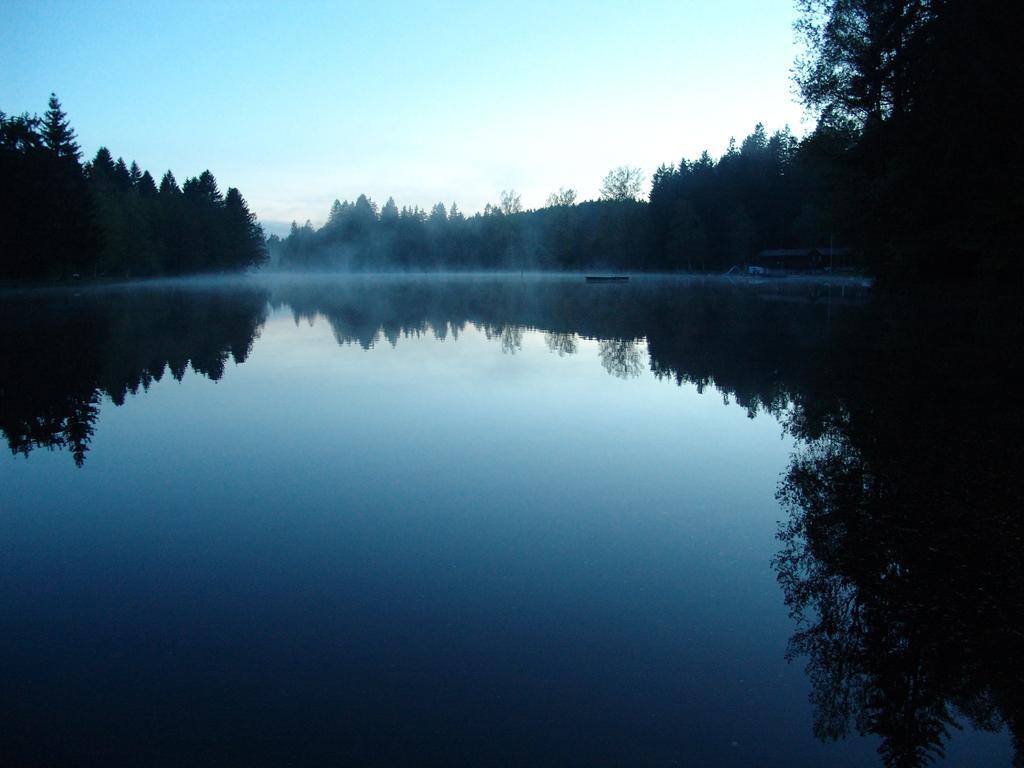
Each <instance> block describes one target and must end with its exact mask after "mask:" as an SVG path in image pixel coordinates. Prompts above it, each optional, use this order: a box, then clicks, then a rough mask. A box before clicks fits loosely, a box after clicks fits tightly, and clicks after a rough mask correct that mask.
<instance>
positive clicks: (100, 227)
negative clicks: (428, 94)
mask: <svg viewBox="0 0 1024 768" xmlns="http://www.w3.org/2000/svg"><path fill="white" fill-rule="evenodd" d="M797 8H798V17H797V22H796V30H797V32H798V34H799V35H800V37H801V38H802V39H803V41H804V44H805V45H804V51H805V52H804V54H803V55H802V56H801V57H800V58H799V59H798V61H797V62H796V68H795V70H794V84H795V86H796V89H797V92H798V94H799V97H800V99H801V101H802V103H803V104H804V106H805V107H806V108H807V110H808V113H809V114H810V115H811V116H812V117H813V118H814V120H815V126H814V128H813V130H811V131H810V132H809V133H808V134H807V135H806V136H804V137H802V138H798V137H796V136H795V135H794V134H793V133H792V132H791V131H790V130H789V128H782V129H779V130H775V131H774V132H772V133H769V131H768V130H766V128H765V126H764V125H762V124H758V125H757V126H756V127H755V128H754V129H753V131H752V132H751V133H750V134H749V135H748V136H747V137H745V138H744V139H742V141H740V142H738V143H737V142H736V141H735V140H732V141H730V142H729V144H728V148H727V150H726V151H725V153H724V154H722V155H721V156H720V157H718V158H717V159H715V158H713V157H712V156H711V154H710V153H709V152H707V151H705V152H703V153H702V154H701V155H700V156H699V157H697V158H695V159H692V158H691V159H688V158H683V159H681V160H679V161H675V160H674V159H673V160H672V161H670V162H666V163H665V164H663V165H661V166H660V167H659V168H657V169H655V170H654V171H653V173H652V174H651V178H650V185H649V192H646V191H645V190H646V189H647V187H646V181H647V179H646V177H645V173H644V171H643V170H641V169H638V168H633V167H628V166H623V167H620V168H616V169H614V170H612V171H610V172H609V173H608V175H607V176H606V177H605V179H604V183H603V184H602V186H601V191H600V195H599V199H596V200H586V201H579V200H577V197H578V195H577V193H576V191H575V190H574V189H571V188H563V189H559V190H558V191H557V192H553V193H552V194H551V195H550V196H549V198H548V200H547V202H546V204H545V205H544V206H542V207H540V208H537V209H533V210H524V207H523V205H522V202H521V198H520V196H519V195H517V194H516V193H515V192H514V191H512V190H506V191H503V192H502V193H501V195H500V199H499V200H498V201H497V202H496V203H494V204H489V205H487V206H486V207H485V208H484V210H483V211H480V212H476V213H472V214H471V215H468V216H467V215H465V214H464V213H463V212H462V211H460V210H459V208H458V207H457V205H456V204H455V203H452V204H451V205H450V207H446V206H445V204H444V203H437V204H436V205H434V206H433V208H432V209H431V210H429V211H427V210H423V209H421V208H419V207H415V206H414V207H411V208H410V207H402V208H399V207H398V204H396V202H395V201H394V199H392V198H389V199H388V200H387V201H386V202H385V203H384V204H383V205H379V204H378V203H376V202H374V201H372V200H371V199H369V198H368V197H367V196H366V195H359V196H358V197H357V198H356V199H355V201H354V202H350V201H344V202H343V201H340V200H336V201H335V202H334V204H333V205H332V206H331V209H330V211H329V212H328V215H327V219H326V221H325V223H324V224H323V225H322V226H320V227H319V228H317V227H314V226H313V225H312V223H311V222H310V221H308V220H307V222H306V223H305V224H304V225H299V224H298V223H297V222H293V223H292V227H291V231H290V232H289V233H288V234H287V235H286V236H285V237H283V238H279V237H277V236H276V235H272V236H271V237H270V238H269V239H268V240H266V241H264V238H263V231H262V229H261V227H260V225H259V224H258V223H257V221H256V218H255V216H254V215H253V214H252V212H251V211H249V209H248V206H247V204H246V202H245V200H244V198H243V197H242V195H241V193H240V192H239V191H238V190H237V189H235V188H229V189H228V190H227V192H226V193H225V194H223V195H222V194H221V192H220V191H219V189H218V186H217V182H216V179H215V178H214V177H213V175H212V174H211V173H210V172H209V171H204V172H203V173H202V174H200V175H199V176H198V177H195V178H190V179H187V180H186V181H185V183H184V184H183V185H182V186H181V187H179V186H178V184H177V182H176V180H175V178H174V176H173V174H171V172H170V171H168V172H167V173H165V174H164V175H163V177H162V179H161V181H160V183H159V185H157V183H156V181H155V179H154V177H153V176H151V175H150V174H149V172H148V171H142V170H141V169H140V168H139V167H138V166H137V165H136V164H135V163H132V164H131V165H127V164H126V163H125V162H124V161H123V160H121V159H118V160H117V161H114V160H113V157H112V155H111V154H110V152H109V151H108V150H106V149H105V148H101V149H100V150H99V151H98V152H97V153H96V156H95V157H94V158H93V159H92V160H91V161H90V162H87V163H84V164H83V163H82V162H81V153H80V150H79V147H78V145H77V143H76V142H75V133H74V131H73V130H72V129H71V127H70V125H69V122H68V119H67V116H66V115H65V114H64V113H63V111H62V110H61V107H60V103H59V101H58V100H57V98H56V96H51V99H50V104H49V110H48V111H47V112H46V113H45V115H44V116H43V117H42V118H38V117H35V116H30V115H28V114H24V115H21V116H13V117H9V116H7V115H4V114H3V113H0V279H7V280H14V281H17V280H45V279H62V278H63V279H66V278H68V277H71V276H74V275H80V276H144V275H160V274H181V273H192V272H202V271H212V270H237V269H244V268H247V267H252V266H259V265H260V264H262V263H264V261H265V260H267V259H268V257H269V261H270V263H271V264H273V265H274V266H276V267H280V268H285V269H315V270H321V269H348V270H366V271H377V270H475V269H500V270H516V271H518V270H525V269H531V270H532V269H540V270H585V269H593V268H606V269H616V270H632V271H700V272H708V271H720V272H724V271H728V270H730V269H732V268H734V267H739V268H742V267H743V266H745V265H746V264H748V263H750V262H751V261H752V260H754V259H756V256H757V254H758V253H760V252H761V251H763V250H765V249H796V248H803V249H809V248H818V249H819V250H820V249H824V248H829V249H832V248H833V247H839V248H841V249H842V250H843V251H844V252H847V253H849V254H851V256H850V257H848V258H845V259H844V263H843V264H842V265H837V266H842V267H843V268H848V269H857V270H859V271H863V272H867V273H871V274H874V275H876V276H878V277H882V278H886V279H895V280H899V279H904V278H906V279H920V278H922V277H928V278H930V279H938V280H944V279H955V280H963V279H965V278H971V277H985V278H986V279H988V280H991V281H993V282H1005V280H1006V279H1007V278H1012V277H1014V276H1015V275H1016V273H1015V272H1014V266H1015V265H1014V263H1013V260H1012V258H1011V257H1010V254H1011V253H1012V250H1013V248H1014V247H1015V246H1014V244H1013V242H1012V240H1011V233H1012V232H1013V231H1014V224H1015V223H1016V222H1017V221H1018V220H1019V219H1020V217H1021V214H1022V213H1024V193H1022V191H1021V188H1020V185H1019V184H1018V183H1017V179H1019V178H1020V175H1021V172H1022V170H1024V141H1022V140H1021V138H1020V133H1019V131H1018V130H1016V126H1015V125H1014V124H1013V122H1012V117H1011V116H1010V114H1011V110H1009V109H1007V105H1008V104H1012V103H1015V102H1016V101H1019V100H1020V97H1021V96H1022V95H1024V79H1022V71H1024V68H1022V67H1020V66H1019V62H1018V61H1017V60H1016V54H1015V45H1016V41H1015V39H1014V36H1013V34H1012V33H1011V25H1009V24H1006V23H1005V18H1004V11H1005V7H1004V4H1002V3H999V2H995V1H994V0H980V1H979V2H967V1H966V0H914V1H913V2H906V1H905V0H903V1H900V2H897V1H896V0H798V2H797ZM993 137H995V138H994V139H993ZM1018 279H1019V276H1018Z"/></svg>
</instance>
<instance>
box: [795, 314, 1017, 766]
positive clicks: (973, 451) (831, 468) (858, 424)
mask: <svg viewBox="0 0 1024 768" xmlns="http://www.w3.org/2000/svg"><path fill="white" fill-rule="evenodd" d="M1019 322H1020V321H1019V319H1017V317H1016V316H1015V315H1014V313H1013V312H1012V310H1011V309H1010V308H1009V307H1000V308H995V309H993V310H991V311H990V312H989V313H986V315H985V316H982V315H980V313H978V312H977V311H976V310H971V311H968V310H967V309H958V308H957V307H952V306H949V305H948V304H942V305H940V306H936V305H926V304H921V305H917V306H910V307H908V306H905V305H904V306H897V307H890V308H888V311H887V312H884V313H883V312H878V313H877V314H876V315H874V316H873V317H872V322H870V323H866V324H865V325H864V327H862V328H859V329H858V331H859V338H858V339H857V340H856V345H855V347H852V348H851V347H847V351H848V352H849V353H852V354H850V357H849V360H848V362H847V365H846V366H845V370H844V371H843V373H842V375H839V376H837V377H836V378H835V380H834V381H835V385H836V388H837V389H839V390H841V395H840V397H839V398H838V400H837V402H840V403H842V407H837V408H831V409H822V410H819V411H818V412H817V413H816V414H815V416H814V417H813V418H811V417H810V416H809V413H810V412H809V411H807V410H804V409H802V408H800V407H797V408H796V409H795V410H794V411H793V413H792V416H791V418H790V421H789V428H790V429H792V431H793V432H794V433H795V435H796V436H797V437H798V438H800V439H801V440H802V447H801V448H800V449H799V450H798V451H797V453H796V455H795V456H794V457H793V461H792V464H791V466H790V468H789V471H788V473H787V474H786V476H785V478H784V480H783V481H782V483H781V485H780V488H779V493H778V495H779V499H780V501H781V502H782V504H783V506H784V508H785V509H786V510H787V511H788V512H789V513H790V517H789V519H788V521H786V522H785V523H783V524H782V525H781V526H780V533H779V538H780V540H781V542H782V545H783V546H782V550H781V551H780V552H779V554H778V555H777V557H776V559H775V568H776V570H777V574H778V579H779V582H780V584H781V586H782V588H783V591H784V593H785V599H786V602H787V604H788V606H789V608H790V610H791V613H792V615H793V617H794V618H795V619H796V620H797V622H798V625H799V629H798V631H797V633H796V634H795V635H794V636H793V638H792V640H791V642H790V648H789V654H790V656H791V657H806V658H807V672H808V675H809V678H810V681H811V684H812V700H813V703H814V707H815V726H814V727H815V732H816V734H817V735H818V736H819V737H820V738H823V739H835V738H840V737H842V736H844V735H846V733H847V732H848V729H850V728H851V727H853V728H856V730H857V731H858V732H860V733H864V734H874V735H877V736H879V737H881V746H880V748H879V752H880V754H881V756H882V759H883V762H884V763H885V765H887V766H918V765H925V764H928V763H930V762H932V761H933V760H934V759H936V758H941V757H943V756H944V753H945V745H946V743H947V741H948V739H949V738H950V736H951V734H952V732H953V731H954V730H955V729H958V728H960V727H961V722H962V721H966V722H969V723H970V724H972V725H973V726H974V727H976V728H981V729H985V730H997V729H999V728H1001V727H1002V726H1003V725H1004V724H1005V725H1006V726H1008V728H1009V730H1010V732H1011V734H1012V737H1013V740H1014V752H1015V757H1014V765H1018V766H1019V765H1022V764H1024V755H1022V742H1021V738H1022V730H1021V728H1022V726H1024V697H1022V692H1024V675H1022V666H1021V659H1022V658H1024V578H1022V568H1021V553H1022V547H1021V545H1022V543H1024V519H1022V516H1021V510H1022V509H1024V505H1022V503H1021V502H1022V494H1021V484H1020V480H1019V475H1018V473H1019V468H1020V466H1021V459H1022V458H1024V457H1022V456H1021V449H1020V441H1019V438H1018V437H1017V436H1019V434H1020V427H1021V419H1020V415H1019V412H1018V411H1016V410H1015V409H1007V408H1005V407H1001V406H1000V405H999V404H998V403H996V402H993V401H992V400H991V399H990V397H989V394H990V393H996V392H1006V391H1012V387H1013V386H1014V383H1015V382H1016V381H1017V380H1018V379H1017V376H1016V373H1015V372H1014V371H1012V370H1009V369H1010V368H1014V367H1015V366H1014V365H1010V366H1008V365H1007V361H1006V359H1005V357H1004V355H1005V350H1006V349H1019V348H1020V341H1021V334H1020V325H1019ZM982 328H983V329H985V331H986V333H985V334H979V333H978V332H977V331H978V330H979V329H982Z"/></svg>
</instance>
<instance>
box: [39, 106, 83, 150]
mask: <svg viewBox="0 0 1024 768" xmlns="http://www.w3.org/2000/svg"><path fill="white" fill-rule="evenodd" d="M42 135H43V145H44V146H45V147H46V148H47V149H48V150H50V151H51V152H52V153H53V154H54V155H56V156H57V157H62V158H64V157H66V158H73V159H74V160H75V162H78V160H79V158H80V157H81V154H82V153H81V150H79V148H78V144H77V143H76V142H75V138H76V137H75V132H74V131H73V130H72V129H71V124H70V123H69V122H68V118H67V115H66V114H64V110H63V109H61V106H60V101H59V100H58V99H57V96H56V94H53V93H51V94H50V108H49V109H48V110H46V115H45V116H44V117H43V130H42Z"/></svg>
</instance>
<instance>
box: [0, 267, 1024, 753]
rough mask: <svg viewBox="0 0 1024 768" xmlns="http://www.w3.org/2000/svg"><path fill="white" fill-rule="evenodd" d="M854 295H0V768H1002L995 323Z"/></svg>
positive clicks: (196, 285)
mask: <svg viewBox="0 0 1024 768" xmlns="http://www.w3.org/2000/svg"><path fill="white" fill-rule="evenodd" d="M875 294H876V292H875V291H873V290H871V289H869V288H867V287H865V285H864V284H863V283H862V281H860V280H857V279H852V278H850V279H834V280H832V281H831V282H824V281H822V280H812V279H801V278H789V279H783V280H771V279H766V280H750V279H738V280H728V279H723V278H712V279H704V280H702V279H697V278H655V277H648V278H643V277H641V278H636V277H634V278H633V279H632V280H631V281H630V282H629V283H626V284H606V285H605V284H598V285H593V284H586V283H585V282H584V281H583V279H582V277H580V276H542V275H522V276H521V275H518V274H516V275H491V276H480V275H477V276H473V275H462V276H348V277H344V276H324V275H306V276H285V275H280V276H248V277H239V278H210V279H207V280H193V281H155V282H152V283H145V284H135V285H113V286H105V287H104V286H95V287H83V288H80V289H75V290H72V289H53V290H35V291H7V292H6V293H3V294H0V322H2V324H3V328H4V331H3V334H2V340H0V431H2V432H3V434H4V436H5V438H6V442H7V445H8V446H9V450H8V451H5V452H4V454H3V455H0V753H2V754H4V755H5V758H4V762H5V763H6V764H8V765H18V766H35V765H39V766H42V765H58V764H59V765H87V764H90V765H91V764H97V765H98V764H103V765H147V766H153V765H168V766H170V765H175V766H178V765H247V766H263V765H266V766H283V765H360V766H377V765H379V766H399V765H410V766H411V765H472V766H483V765H500V766H506V765H507V766H519V765H530V766H542V765H544V766H546V765H551V766H598V765H607V766H619V765H631V766H689V765H694V766H755V765H756V766H820V765H830V766H873V765H901V766H902V765H917V764H925V762H927V760H929V759H932V758H934V759H935V760H936V761H937V762H938V763H940V764H941V763H945V764H948V765H956V766H990V765H1005V766H1009V765H1010V764H1011V762H1012V761H1013V759H1014V757H1013V755H1014V747H1013V744H1014V739H1013V737H1012V732H1013V731H1014V729H1017V732H1018V733H1019V732H1020V730H1019V729H1020V728H1022V727H1024V685H1022V674H1021V667H1020V664H1021V662H1020V659H1021V658H1022V655H1021V653H1022V650H1024V647H1022V646H1024V632H1022V627H1024V622H1022V616H1024V599H1022V596H1024V580H1022V574H1021V567H1020V555H1021V543H1022V541H1024V538H1022V535H1021V534H1022V521H1021V519H1020V515H1019V512H1020V509H1021V506H1020V505H1019V502H1020V500H1021V487H1020V481H1019V480H1018V479H1016V473H1017V471H1018V470H1019V467H1020V466H1021V464H1020V461H1021V458H1022V457H1021V448H1020V439H1019V436H1020V426H1021V416H1020V414H1019V412H1018V411H1019V409H1017V408H1016V406H1013V405H1012V403H1006V402H1005V400H1003V399H1000V398H999V397H998V396H999V395H1003V396H1004V397H1005V395H1007V394H1009V392H1011V391H1012V390H1009V389H1007V388H1008V387H1010V386H1019V378H1017V374H1018V372H1019V364H1018V363H1017V362H1016V357H1017V356H1018V355H1019V347H1013V346H1007V344H1008V343H1016V341H1011V342H1007V340H1006V336H1005V335H1001V334H995V333H993V332H992V329H1003V330H1004V331H1005V330H1006V329H1007V324H1006V322H1004V320H1005V318H1007V317H1017V314H1018V313H1017V312H1016V309H1015V308H1014V307H1012V306H1003V305H1000V304H998V303H996V302H990V303H989V304H988V305H986V306H985V308H983V309H979V310H977V313H976V314H975V315H972V316H971V318H970V319H969V321H965V320H964V318H963V316H962V315H960V314H957V313H956V312H954V311H952V310H951V309H949V307H948V306H939V307H936V306H934V305H931V304H927V303H925V302H918V303H913V302H911V301H910V300H909V299H908V300H901V299H899V298H898V297H897V298H884V299H883V298H880V297H879V296H876V295H875ZM1006 332H1007V333H1010V332H1012V333H1017V334H1018V335H1017V336H1013V337H1012V338H1013V339H1014V340H1019V327H1017V326H1012V325H1011V326H1010V330H1009V331H1006ZM1014 350H1016V351H1014ZM1018 759H1019V756H1018Z"/></svg>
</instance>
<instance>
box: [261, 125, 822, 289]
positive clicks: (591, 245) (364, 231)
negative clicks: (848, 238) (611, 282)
mask: <svg viewBox="0 0 1024 768" xmlns="http://www.w3.org/2000/svg"><path fill="white" fill-rule="evenodd" d="M832 144H834V141H832V140H831V139H830V138H826V137H823V136H820V135H815V136H814V137H812V138H810V139H807V140H805V141H803V142H800V141H798V140H797V139H796V138H795V137H794V136H793V135H792V133H791V132H790V131H789V129H788V128H787V129H783V130H780V131H777V132H775V133H774V134H772V135H770V136H769V135H768V133H767V131H766V130H765V127H764V126H763V125H762V124H758V125H757V126H756V127H755V128H754V130H753V132H752V133H751V134H750V135H749V136H747V137H746V138H745V139H744V140H743V141H742V142H741V143H740V144H737V143H736V142H735V141H732V142H730V144H729V148H728V150H727V151H726V153H725V154H724V155H723V156H722V157H721V158H719V159H718V160H717V161H715V160H713V159H712V158H711V156H710V154H709V153H708V152H704V153H703V154H702V155H701V156H700V157H699V158H697V159H695V160H686V159H683V160H681V161H680V162H679V164H678V165H674V164H668V165H662V166H661V167H659V168H658V169H657V171H656V172H655V173H654V177H653V180H652V185H651V189H650V194H649V198H648V199H644V197H643V182H644V180H645V179H644V175H643V174H642V172H641V171H640V170H639V169H637V168H631V167H628V166H624V167H621V168H616V169H614V170H612V171H611V172H609V173H608V175H607V176H606V177H605V178H604V180H603V183H602V185H601V191H600V197H599V199H597V200H588V201H581V202H578V201H577V194H576V191H575V190H574V189H571V188H570V189H566V188H562V189H559V190H558V191H557V192H554V193H552V194H551V195H550V196H549V197H548V199H547V202H546V204H545V205H544V206H543V207H541V208H538V209H534V210H524V209H523V206H522V203H521V199H520V197H519V196H518V195H517V194H516V193H515V192H514V191H504V192H502V194H501V197H500V200H499V202H498V203H496V204H488V205H487V206H485V208H484V210H483V211H482V212H480V213H476V214H473V215H471V216H465V215H464V214H463V213H462V212H461V211H459V209H458V206H457V205H456V204H455V203H453V204H452V205H451V208H450V209H447V208H446V207H445V205H444V204H443V203H437V204H436V205H435V206H433V208H432V209H431V210H430V211H425V210H422V209H420V208H418V207H412V208H409V207H403V208H401V209H399V208H398V206H397V204H396V203H395V201H394V199H393V198H388V200H387V202H386V203H385V204H384V206H383V207H378V205H377V204H376V203H375V202H374V201H372V200H371V199H370V198H368V197H367V196H366V195H360V196H359V197H358V198H357V199H356V200H355V202H349V201H344V202H342V201H338V200H335V201H334V204H333V205H332V207H331V210H330V212H329V214H328V216H327V220H326V222H325V223H324V225H323V226H321V227H319V228H314V227H313V225H312V224H311V223H310V222H309V221H307V222H306V224H305V225H303V226H299V224H298V223H297V222H293V223H292V227H291V231H290V232H289V234H288V235H287V236H286V237H284V238H283V239H279V238H277V237H276V236H271V238H270V241H269V248H270V253H271V259H272V261H274V262H275V263H276V264H278V265H280V266H282V267H286V268H349V269H368V270H372V269H385V270H387V269H515V270H519V269H554V270H577V269H588V268H595V267H604V268H610V269H623V270H656V271H675V270H691V271H695V270H700V271H708V270H723V269H728V268H729V267H730V266H733V265H739V266H742V265H744V264H746V263H747V262H749V261H750V260H751V259H752V258H753V257H754V256H755V255H756V254H757V252H758V251H760V250H762V249H765V248H783V247H792V246H794V245H795V246H801V245H802V246H807V247H815V246H821V245H822V244H823V243H828V242H829V239H830V237H832V236H833V235H834V234H835V232H834V230H835V221H834V219H833V212H832V210H831V209H830V208H829V207H828V205H827V203H826V202H825V200H826V197H825V196H824V195H823V193H822V191H823V188H824V187H826V186H827V185H828V184H829V176H830V173H831V168H830V152H831V151H834V147H833V146H832Z"/></svg>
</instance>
